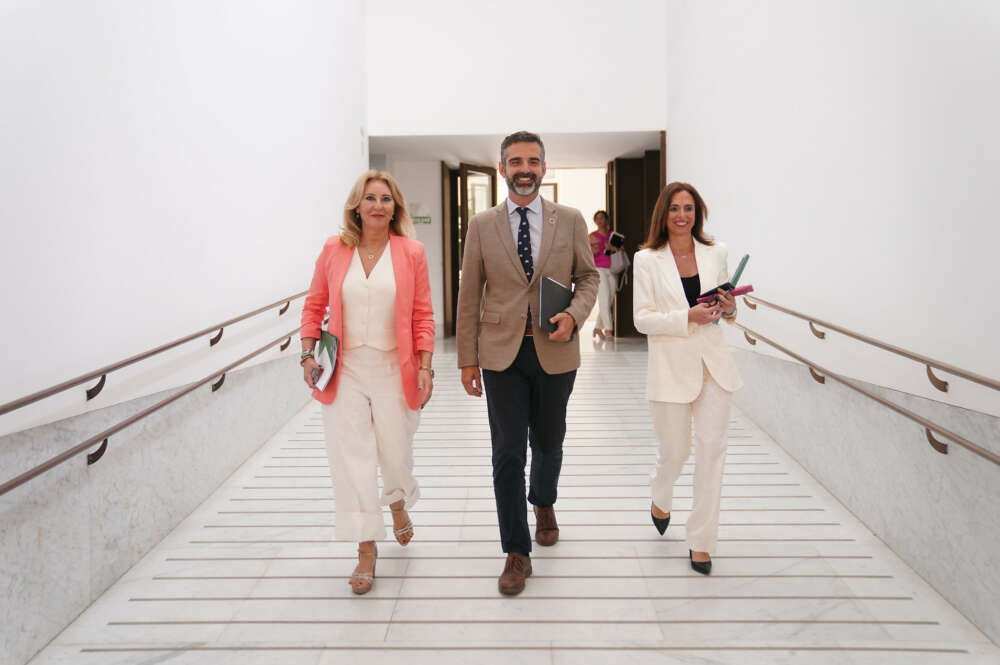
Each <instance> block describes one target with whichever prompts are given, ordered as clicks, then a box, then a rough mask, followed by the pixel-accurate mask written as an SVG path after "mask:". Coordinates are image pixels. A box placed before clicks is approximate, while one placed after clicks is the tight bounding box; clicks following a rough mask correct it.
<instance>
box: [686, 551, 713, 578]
mask: <svg viewBox="0 0 1000 665" xmlns="http://www.w3.org/2000/svg"><path fill="white" fill-rule="evenodd" d="M688 560H689V561H690V562H691V568H692V569H693V570H694V571H695V572H696V573H701V574H702V575H711V574H712V562H711V561H695V560H694V557H693V556H692V555H691V550H688Z"/></svg>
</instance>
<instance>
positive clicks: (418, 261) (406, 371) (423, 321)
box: [301, 233, 434, 409]
mask: <svg viewBox="0 0 1000 665" xmlns="http://www.w3.org/2000/svg"><path fill="white" fill-rule="evenodd" d="M389 252H390V254H391V255H392V271H393V274H394V275H395V277H396V352H397V353H398V354H399V368H400V371H401V374H402V377H403V393H404V394H405V395H406V403H407V405H408V406H409V407H410V408H411V409H419V408H420V396H419V395H418V394H417V368H418V367H419V359H418V357H417V353H419V352H420V351H430V352H433V351H434V311H433V309H432V308H431V284H430V280H429V279H428V277H427V255H426V254H424V246H423V244H422V243H420V242H418V241H416V240H412V239H410V238H404V237H402V236H398V235H395V234H392V233H390V234H389ZM353 256H354V248H353V247H348V246H347V245H345V244H344V243H342V242H340V236H339V235H338V236H332V237H331V238H329V239H328V240H327V241H326V244H325V245H323V251H322V252H321V253H320V255H319V258H318V259H316V272H315V273H313V279H312V284H311V285H310V286H309V295H308V296H306V300H305V303H304V304H303V306H302V333H301V336H302V337H313V338H316V339H319V336H320V327H321V326H322V324H323V314H324V313H325V312H326V310H327V308H329V310H330V321H329V322H328V324H327V326H326V329H327V332H329V333H331V334H333V335H336V337H337V339H339V340H340V344H339V346H338V347H337V371H336V373H335V374H334V375H333V379H332V380H331V381H330V383H329V384H328V385H327V387H326V390H322V391H320V390H315V389H314V390H313V393H312V396H313V397H314V398H316V399H317V400H319V401H320V402H322V403H323V404H330V403H331V402H333V399H334V397H336V395H337V384H338V383H339V382H340V360H341V356H342V355H343V351H344V345H345V344H346V343H347V340H345V339H344V312H343V307H342V305H341V303H342V301H341V293H340V291H341V287H342V286H343V284H344V276H345V275H347V269H348V268H349V267H350V265H351V259H352V258H353Z"/></svg>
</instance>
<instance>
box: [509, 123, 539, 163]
mask: <svg viewBox="0 0 1000 665" xmlns="http://www.w3.org/2000/svg"><path fill="white" fill-rule="evenodd" d="M512 143H537V144H538V147H539V148H541V149H542V161H543V162H544V161H545V144H544V143H542V137H540V136H539V135H538V134H532V133H531V132H524V131H521V132H514V133H513V134H511V135H510V136H508V137H507V138H505V139H504V140H503V142H502V143H501V144H500V163H501V164H507V148H508V147H510V145H511V144H512Z"/></svg>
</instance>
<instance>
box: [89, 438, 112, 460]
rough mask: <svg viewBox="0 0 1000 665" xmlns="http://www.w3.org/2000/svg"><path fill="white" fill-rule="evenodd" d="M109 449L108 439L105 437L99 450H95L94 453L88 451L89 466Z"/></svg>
mask: <svg viewBox="0 0 1000 665" xmlns="http://www.w3.org/2000/svg"><path fill="white" fill-rule="evenodd" d="M107 449H108V440H107V439H104V441H102V442H101V447H100V448H98V449H97V450H95V451H94V452H92V453H87V466H90V465H91V464H93V463H95V462H96V461H97V460H99V459H101V458H102V457H104V452H105V451H106V450H107Z"/></svg>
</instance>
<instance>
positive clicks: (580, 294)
mask: <svg viewBox="0 0 1000 665" xmlns="http://www.w3.org/2000/svg"><path fill="white" fill-rule="evenodd" d="M542 277H551V278H552V279H554V280H556V281H557V282H559V283H560V284H563V285H565V286H569V285H570V284H571V283H572V284H575V285H576V290H575V291H574V292H573V300H571V301H570V304H569V307H567V308H566V309H565V311H566V312H568V313H569V314H570V316H572V317H573V319H574V320H575V321H576V324H577V327H579V326H580V325H581V324H582V323H583V322H584V321H586V320H587V315H588V314H590V310H592V309H593V308H594V301H595V300H596V299H597V289H598V286H599V285H600V283H601V277H600V275H598V273H597V268H595V267H594V255H593V254H592V253H591V252H590V238H589V236H588V235H587V223H586V222H584V221H583V216H582V215H581V214H580V211H579V210H576V209H575V208H570V207H568V206H564V205H559V204H558V203H553V202H552V201H547V200H545V199H542V238H541V247H540V249H539V251H538V261H537V262H536V263H535V272H534V275H533V276H532V278H531V281H530V282H529V281H528V277H527V275H525V274H524V266H522V265H521V259H520V258H519V257H518V255H517V248H515V247H514V235H513V234H512V233H511V231H510V217H509V216H508V213H507V201H504V202H503V203H501V204H500V205H498V206H495V207H493V208H490V209H489V210H484V211H482V212H480V213H478V214H477V215H476V216H474V217H473V218H472V219H470V220H469V230H468V232H467V233H466V235H465V244H464V245H463V248H462V282H461V284H459V287H458V314H457V316H456V318H455V322H456V327H457V333H458V366H459V367H465V366H467V365H479V366H480V367H482V368H483V369H489V370H494V371H497V372H502V371H503V370H505V369H507V368H508V367H509V366H510V365H511V363H513V362H514V358H516V357H517V353H518V350H519V349H520V348H521V343H522V342H523V341H524V328H525V324H526V323H527V321H526V319H527V313H528V308H529V307H530V308H531V314H532V316H533V317H534V319H535V320H534V321H533V327H534V328H535V329H536V330H537V329H538V327H539V326H538V285H539V282H540V281H541V279H542ZM578 340H579V336H577V337H576V338H574V341H571V342H568V343H567V342H550V341H549V336H548V334H547V333H544V332H542V331H541V330H538V334H537V335H535V336H534V345H535V352H536V353H537V354H538V363H539V364H540V365H541V366H542V369H543V370H545V371H546V373H548V374H561V373H563V372H569V371H572V370H574V369H576V368H577V367H579V366H580V344H579V342H578Z"/></svg>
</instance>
